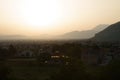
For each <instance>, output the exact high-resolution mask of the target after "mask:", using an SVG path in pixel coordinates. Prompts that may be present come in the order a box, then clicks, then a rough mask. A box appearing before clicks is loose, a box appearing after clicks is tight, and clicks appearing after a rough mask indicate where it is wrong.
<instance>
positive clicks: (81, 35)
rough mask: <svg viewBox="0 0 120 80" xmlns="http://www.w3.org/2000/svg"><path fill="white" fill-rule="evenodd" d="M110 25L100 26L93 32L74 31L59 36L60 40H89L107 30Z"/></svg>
mask: <svg viewBox="0 0 120 80" xmlns="http://www.w3.org/2000/svg"><path fill="white" fill-rule="evenodd" d="M107 27H108V25H106V24H101V25H98V26H97V27H95V28H93V29H92V30H85V31H73V32H68V33H66V34H63V35H61V36H59V38H62V39H88V38H92V37H94V35H95V34H96V33H98V32H100V31H102V30H103V29H105V28H107Z"/></svg>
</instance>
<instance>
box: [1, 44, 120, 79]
mask: <svg viewBox="0 0 120 80" xmlns="http://www.w3.org/2000/svg"><path fill="white" fill-rule="evenodd" d="M119 58H120V46H119V44H118V43H94V42H81V43H78V42H76V43H75V42H70V43H62V44H60V43H59V44H55V43H52V44H47V43H45V44H36V43H35V44H34V43H32V44H31V43H30V44H29V43H27V44H20V43H18V44H14V43H13V44H8V45H1V46H0V80H27V79H29V80H46V79H47V80H120V79H119V78H120V69H119V67H120V59H119ZM19 60H21V61H19ZM24 63H25V65H23V64H24ZM16 65H20V66H21V67H19V66H17V67H19V68H21V69H22V68H24V67H26V69H27V68H29V67H31V66H32V68H31V69H36V70H37V71H38V72H37V71H36V72H35V74H32V73H31V72H29V71H26V74H25V75H26V76H22V78H19V75H17V76H16V75H15V74H14V75H13V72H16V73H19V70H18V71H16V68H15V66H16ZM46 67H47V68H46ZM42 68H45V70H44V71H43V72H44V75H45V74H47V76H46V75H45V78H44V79H40V78H37V77H40V76H43V74H42V73H43V72H42ZM48 68H49V69H51V70H52V69H53V68H54V69H55V71H54V72H53V71H50V72H49V71H47V70H48ZM31 69H30V70H31ZM19 74H20V73H19ZM22 74H24V73H22ZM41 74H42V75H41ZM29 75H31V76H29ZM27 76H29V77H27Z"/></svg>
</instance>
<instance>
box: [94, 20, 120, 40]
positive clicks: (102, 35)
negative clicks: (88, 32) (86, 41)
mask: <svg viewBox="0 0 120 80" xmlns="http://www.w3.org/2000/svg"><path fill="white" fill-rule="evenodd" d="M93 40H96V41H120V22H117V23H115V24H112V25H110V26H109V27H108V28H106V29H104V30H103V31H101V32H99V33H97V34H96V35H95V37H94V38H93Z"/></svg>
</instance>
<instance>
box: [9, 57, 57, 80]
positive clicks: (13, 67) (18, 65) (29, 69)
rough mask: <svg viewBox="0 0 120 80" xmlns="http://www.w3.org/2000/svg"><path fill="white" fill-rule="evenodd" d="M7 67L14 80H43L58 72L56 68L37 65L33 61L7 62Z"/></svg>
mask: <svg viewBox="0 0 120 80" xmlns="http://www.w3.org/2000/svg"><path fill="white" fill-rule="evenodd" d="M7 65H8V66H9V68H10V75H9V76H10V77H13V78H14V79H15V80H45V79H47V78H49V77H50V75H52V74H55V73H57V72H58V71H59V67H58V66H50V65H38V64H37V62H36V61H35V60H25V59H21V60H17V59H16V60H9V61H8V62H7Z"/></svg>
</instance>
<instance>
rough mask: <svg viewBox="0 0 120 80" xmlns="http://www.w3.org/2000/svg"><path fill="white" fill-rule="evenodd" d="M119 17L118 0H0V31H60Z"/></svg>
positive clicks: (89, 26) (81, 28)
mask: <svg viewBox="0 0 120 80" xmlns="http://www.w3.org/2000/svg"><path fill="white" fill-rule="evenodd" d="M119 20H120V0H0V34H8V35H11V34H21V35H30V36H31V35H40V34H51V35H52V34H54V35H57V34H62V33H65V32H69V31H74V30H86V29H91V28H93V27H95V26H96V25H99V24H111V23H114V22H117V21H119Z"/></svg>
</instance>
